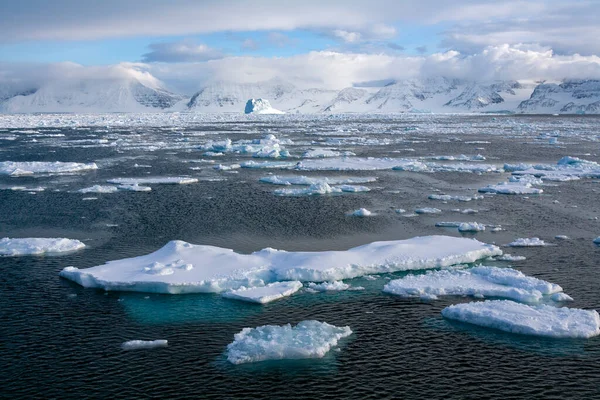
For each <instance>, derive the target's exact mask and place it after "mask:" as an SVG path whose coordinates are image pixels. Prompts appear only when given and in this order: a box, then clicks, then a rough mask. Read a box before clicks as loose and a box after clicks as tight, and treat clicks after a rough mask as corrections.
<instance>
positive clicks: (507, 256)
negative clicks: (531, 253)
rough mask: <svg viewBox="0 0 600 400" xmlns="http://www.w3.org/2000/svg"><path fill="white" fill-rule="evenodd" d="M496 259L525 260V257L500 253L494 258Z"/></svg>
mask: <svg viewBox="0 0 600 400" xmlns="http://www.w3.org/2000/svg"><path fill="white" fill-rule="evenodd" d="M495 259H496V261H524V260H527V257H523V256H513V255H512V254H502V255H501V256H499V257H496V258H495Z"/></svg>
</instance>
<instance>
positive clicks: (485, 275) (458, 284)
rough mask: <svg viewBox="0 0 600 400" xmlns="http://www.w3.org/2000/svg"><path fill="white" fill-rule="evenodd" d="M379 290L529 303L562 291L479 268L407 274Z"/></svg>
mask: <svg viewBox="0 0 600 400" xmlns="http://www.w3.org/2000/svg"><path fill="white" fill-rule="evenodd" d="M383 291H384V292H387V293H391V294H395V295H399V296H403V297H422V296H425V297H426V298H429V299H431V298H437V296H476V297H482V296H485V297H505V298H508V299H513V300H517V301H523V302H529V303H532V302H538V301H540V300H541V299H542V298H543V296H544V295H551V294H553V293H558V292H562V288H561V287H560V286H558V285H556V284H554V283H549V282H546V281H543V280H540V279H537V278H533V277H530V276H527V275H524V274H523V273H521V272H520V271H517V270H515V269H511V268H497V267H483V266H480V267H474V268H471V269H466V270H463V269H453V270H442V271H435V272H431V271H430V272H428V273H426V274H424V275H407V276H405V277H404V278H401V279H396V280H392V281H390V282H389V283H388V284H387V285H385V287H384V288H383Z"/></svg>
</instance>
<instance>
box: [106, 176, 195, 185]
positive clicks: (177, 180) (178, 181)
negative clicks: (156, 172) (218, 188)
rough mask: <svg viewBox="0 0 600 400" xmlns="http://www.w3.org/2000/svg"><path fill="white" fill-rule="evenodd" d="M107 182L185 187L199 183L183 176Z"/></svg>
mask: <svg viewBox="0 0 600 400" xmlns="http://www.w3.org/2000/svg"><path fill="white" fill-rule="evenodd" d="M107 182H108V183H114V184H116V185H152V184H164V185H185V184H189V183H196V182H198V179H196V178H189V177H181V176H165V177H154V178H113V179H109V180H107Z"/></svg>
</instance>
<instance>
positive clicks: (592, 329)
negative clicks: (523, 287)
mask: <svg viewBox="0 0 600 400" xmlns="http://www.w3.org/2000/svg"><path fill="white" fill-rule="evenodd" d="M442 315H443V316H444V317H445V318H449V319H455V320H458V321H462V322H466V323H470V324H474V325H479V326H484V327H486V328H493V329H499V330H502V331H505V332H510V333H518V334H523V335H535V336H546V337H553V338H590V337H592V336H596V335H600V316H599V315H598V313H597V312H596V311H595V310H581V309H577V308H566V307H565V308H557V307H552V306H548V305H543V304H542V305H535V306H529V305H525V304H520V303H515V302H514V301H510V300H487V301H484V302H477V303H465V304H457V305H453V306H450V307H446V308H444V309H443V310H442Z"/></svg>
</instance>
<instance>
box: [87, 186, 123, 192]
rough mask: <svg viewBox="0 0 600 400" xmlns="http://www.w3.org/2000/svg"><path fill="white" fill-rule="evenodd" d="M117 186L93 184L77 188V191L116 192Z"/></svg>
mask: <svg viewBox="0 0 600 400" xmlns="http://www.w3.org/2000/svg"><path fill="white" fill-rule="evenodd" d="M118 190H119V188H117V187H116V186H102V185H94V186H90V187H87V188H83V189H79V190H78V192H79V193H114V192H117V191H118Z"/></svg>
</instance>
